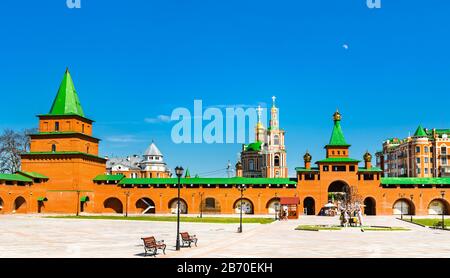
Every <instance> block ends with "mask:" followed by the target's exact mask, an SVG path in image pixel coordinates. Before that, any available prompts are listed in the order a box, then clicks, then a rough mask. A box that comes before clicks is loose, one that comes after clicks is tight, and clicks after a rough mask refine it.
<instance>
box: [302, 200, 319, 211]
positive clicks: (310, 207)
mask: <svg viewBox="0 0 450 278" xmlns="http://www.w3.org/2000/svg"><path fill="white" fill-rule="evenodd" d="M303 211H306V215H316V201H315V200H314V198H313V197H306V198H305V199H304V200H303Z"/></svg>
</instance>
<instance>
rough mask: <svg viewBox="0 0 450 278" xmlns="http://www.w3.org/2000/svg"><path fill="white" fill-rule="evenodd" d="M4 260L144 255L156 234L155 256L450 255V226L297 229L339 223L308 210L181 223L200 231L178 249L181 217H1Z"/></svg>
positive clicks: (386, 221)
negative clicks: (147, 240) (262, 220)
mask: <svg viewBox="0 0 450 278" xmlns="http://www.w3.org/2000/svg"><path fill="white" fill-rule="evenodd" d="M0 221H1V222H0V223H1V227H2V229H1V231H0V250H1V252H0V257H2V258H11V257H12V258H43V257H50V258H60V257H62V258H70V257H85V258H127V257H129V258H142V256H143V246H142V241H141V239H140V238H141V237H143V236H150V235H154V236H155V237H156V238H157V239H164V240H165V242H166V244H167V245H168V249H167V255H162V254H161V255H158V256H157V257H158V258H173V257H182V258H196V257H216V258H232V257H238V258H280V257H281V258H304V257H308V258H311V257H312V258H335V257H337V258H339V257H450V232H449V231H439V230H432V229H429V228H424V227H421V226H417V225H414V224H410V223H406V222H403V221H399V220H397V219H395V218H394V217H384V216H377V217H366V218H365V219H364V222H365V223H364V224H365V225H378V226H396V227H406V228H408V229H410V231H366V232H364V233H363V232H361V231H360V230H359V229H357V228H347V229H343V230H341V231H319V232H311V231H297V230H295V228H296V227H297V226H298V225H309V224H311V225H319V224H322V225H323V224H325V225H336V224H337V223H338V222H339V220H338V218H336V217H333V218H329V217H318V216H307V217H306V216H303V217H301V218H300V219H299V220H294V221H278V222H275V223H273V224H265V225H261V224H244V232H243V233H242V234H239V233H237V232H236V230H237V227H238V224H210V223H208V224H203V223H182V224H181V231H188V232H190V233H192V234H196V235H197V236H198V238H199V244H198V247H192V248H183V249H182V250H181V251H180V252H176V251H175V247H174V245H175V237H176V223H175V222H148V221H127V220H81V219H50V218H41V217H39V216H30V215H23V216H19V215H2V216H0Z"/></svg>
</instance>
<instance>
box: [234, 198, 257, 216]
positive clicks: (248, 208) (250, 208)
mask: <svg viewBox="0 0 450 278" xmlns="http://www.w3.org/2000/svg"><path fill="white" fill-rule="evenodd" d="M233 209H234V212H235V213H240V209H241V199H240V198H239V199H237V200H236V201H235V202H234V204H233ZM242 212H243V213H244V214H254V213H255V206H254V205H253V202H252V201H251V200H250V199H247V198H242Z"/></svg>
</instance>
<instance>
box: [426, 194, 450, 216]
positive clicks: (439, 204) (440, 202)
mask: <svg viewBox="0 0 450 278" xmlns="http://www.w3.org/2000/svg"><path fill="white" fill-rule="evenodd" d="M442 213H444V215H449V214H450V204H449V203H448V202H447V200H444V199H441V198H436V199H433V200H432V201H431V202H430V203H429V204H428V214H429V215H442Z"/></svg>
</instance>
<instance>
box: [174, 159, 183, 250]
mask: <svg viewBox="0 0 450 278" xmlns="http://www.w3.org/2000/svg"><path fill="white" fill-rule="evenodd" d="M183 172H184V169H183V167H181V166H177V167H176V168H175V173H176V175H177V177H178V200H177V242H176V250H177V251H180V189H181V177H182V176H183Z"/></svg>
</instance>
